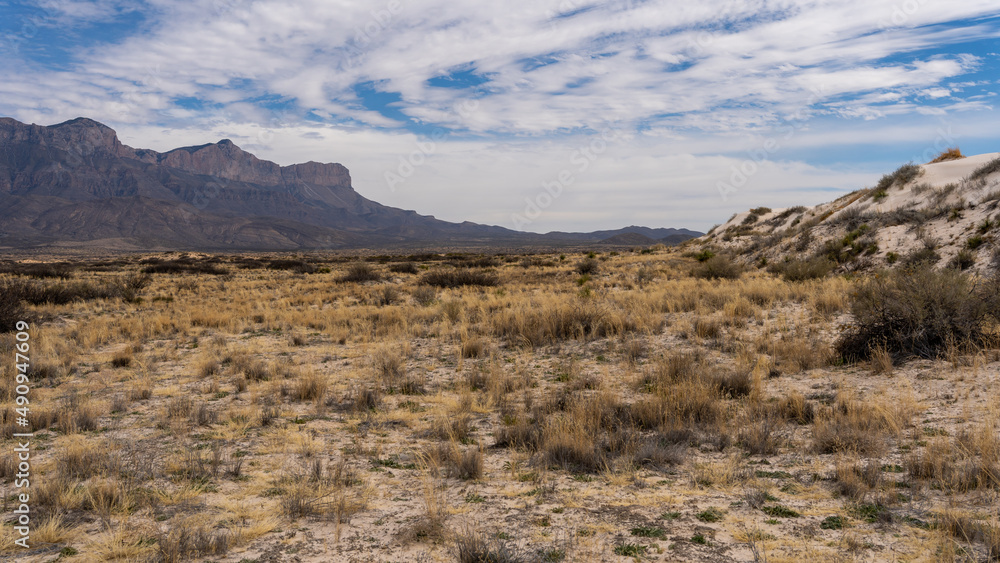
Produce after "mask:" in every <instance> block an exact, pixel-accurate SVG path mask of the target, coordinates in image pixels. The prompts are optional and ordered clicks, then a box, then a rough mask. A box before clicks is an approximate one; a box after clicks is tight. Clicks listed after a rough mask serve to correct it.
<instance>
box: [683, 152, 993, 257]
mask: <svg viewBox="0 0 1000 563" xmlns="http://www.w3.org/2000/svg"><path fill="white" fill-rule="evenodd" d="M998 236H1000V153H988V154H982V155H977V156H970V157H961V158H958V159H954V160H946V161H943V162H934V163H928V164H924V165H914V164H907V165H904V166H901V167H900V168H899V169H898V170H896V171H895V172H893V173H891V174H886V175H885V176H883V177H882V179H881V180H880V181H879V182H878V184H877V185H876V186H874V187H872V188H866V189H863V190H858V191H855V192H852V193H850V194H847V195H845V196H843V197H841V198H839V199H837V200H836V201H832V202H829V203H824V204H821V205H817V206H814V207H791V208H786V209H768V208H757V209H752V210H749V211H745V212H743V213H737V214H736V215H734V216H733V217H732V218H730V219H729V220H728V221H726V222H725V223H724V224H722V225H720V226H718V227H716V228H714V229H713V230H711V231H710V232H709V233H708V234H707V235H705V236H703V237H701V238H700V239H698V240H697V241H696V244H697V243H700V244H702V245H711V246H716V247H718V248H721V249H724V250H728V251H730V252H732V253H734V254H737V255H739V256H740V258H741V259H742V260H744V261H746V262H752V263H757V264H765V263H769V264H771V265H774V264H775V263H781V262H787V261H792V260H803V259H813V260H819V259H826V260H830V261H831V262H832V263H833V264H832V265H835V266H836V267H838V268H839V269H840V270H842V271H852V270H860V269H868V268H872V267H879V266H888V265H892V264H896V263H900V264H905V263H915V262H918V261H928V262H931V263H934V264H936V265H939V266H945V265H953V266H957V267H961V268H963V269H968V268H975V269H978V270H984V269H986V268H988V267H991V265H995V264H996V262H995V261H996V260H998V259H1000V258H998V254H997V252H996V250H997V249H998V248H1000V245H998V244H997V238H998Z"/></svg>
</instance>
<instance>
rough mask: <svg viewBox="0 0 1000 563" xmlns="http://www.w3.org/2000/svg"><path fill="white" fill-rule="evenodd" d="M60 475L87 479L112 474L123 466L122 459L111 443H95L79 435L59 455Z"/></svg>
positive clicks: (82, 479)
mask: <svg viewBox="0 0 1000 563" xmlns="http://www.w3.org/2000/svg"><path fill="white" fill-rule="evenodd" d="M57 460H58V461H57V464H56V467H57V469H58V472H59V475H60V476H62V477H65V478H68V479H76V480H80V481H85V480H87V479H89V478H91V477H94V476H101V475H112V474H114V473H116V472H117V470H119V469H120V468H121V460H120V458H118V456H117V455H115V453H114V451H113V450H112V449H111V448H109V444H106V443H105V444H94V443H89V442H87V441H84V440H81V439H79V437H77V438H76V439H74V440H73V441H70V442H68V443H67V444H66V446H65V447H64V448H63V450H62V452H60V453H59V455H58V457H57Z"/></svg>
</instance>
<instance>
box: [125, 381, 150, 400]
mask: <svg viewBox="0 0 1000 563" xmlns="http://www.w3.org/2000/svg"><path fill="white" fill-rule="evenodd" d="M152 396H153V382H152V380H150V379H149V378H142V379H138V380H136V381H134V382H132V384H131V385H130V386H129V388H128V391H127V392H126V393H125V397H126V398H127V399H128V400H129V401H146V400H148V399H150V398H152Z"/></svg>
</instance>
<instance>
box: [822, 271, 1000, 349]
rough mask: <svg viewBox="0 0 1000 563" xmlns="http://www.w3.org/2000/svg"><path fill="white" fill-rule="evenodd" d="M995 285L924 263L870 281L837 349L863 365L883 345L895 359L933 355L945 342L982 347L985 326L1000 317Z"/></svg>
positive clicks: (995, 281)
mask: <svg viewBox="0 0 1000 563" xmlns="http://www.w3.org/2000/svg"><path fill="white" fill-rule="evenodd" d="M998 286H1000V279H998V278H997V277H993V278H990V279H988V280H985V281H984V282H982V283H977V284H973V282H972V280H971V278H970V277H969V276H968V275H966V274H963V273H961V272H958V271H956V270H953V269H943V270H935V269H934V268H932V267H930V266H927V265H924V266H920V267H916V268H914V269H897V270H893V271H892V272H889V273H886V274H880V275H878V276H875V277H873V278H870V279H868V280H867V281H866V282H865V283H864V284H862V285H861V287H860V288H859V289H858V291H857V292H856V293H855V295H854V297H853V300H852V304H851V312H852V314H853V315H854V324H853V326H852V327H851V328H850V329H849V330H848V331H847V332H845V333H844V334H843V335H841V337H840V339H839V340H838V342H837V351H838V352H839V353H840V354H841V355H842V356H843V357H844V359H846V360H848V361H862V360H868V359H870V358H871V356H872V352H873V351H874V349H875V347H877V346H882V347H884V349H885V350H886V351H887V352H888V353H889V354H891V355H892V357H893V358H894V359H895V360H897V361H899V360H902V359H906V358H908V357H912V356H919V357H923V358H934V357H937V356H939V355H940V354H941V352H942V351H944V350H945V349H946V347H947V346H948V343H949V342H955V343H958V344H959V345H961V346H979V345H983V344H985V343H986V342H987V340H988V335H987V333H986V330H987V328H986V327H987V322H988V321H994V322H996V321H997V320H998V319H1000V296H998V291H997V289H998Z"/></svg>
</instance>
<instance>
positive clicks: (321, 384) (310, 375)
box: [292, 371, 326, 401]
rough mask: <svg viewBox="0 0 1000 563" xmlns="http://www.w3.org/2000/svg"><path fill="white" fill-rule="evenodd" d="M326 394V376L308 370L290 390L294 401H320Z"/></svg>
mask: <svg viewBox="0 0 1000 563" xmlns="http://www.w3.org/2000/svg"><path fill="white" fill-rule="evenodd" d="M325 394H326V378H325V377H323V376H322V375H320V374H318V373H316V372H315V371H309V372H307V373H306V374H305V375H303V376H302V377H300V378H299V380H298V381H297V382H296V383H295V387H294V388H293V390H292V398H293V399H295V400H296V401H321V400H323V395H325Z"/></svg>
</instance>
